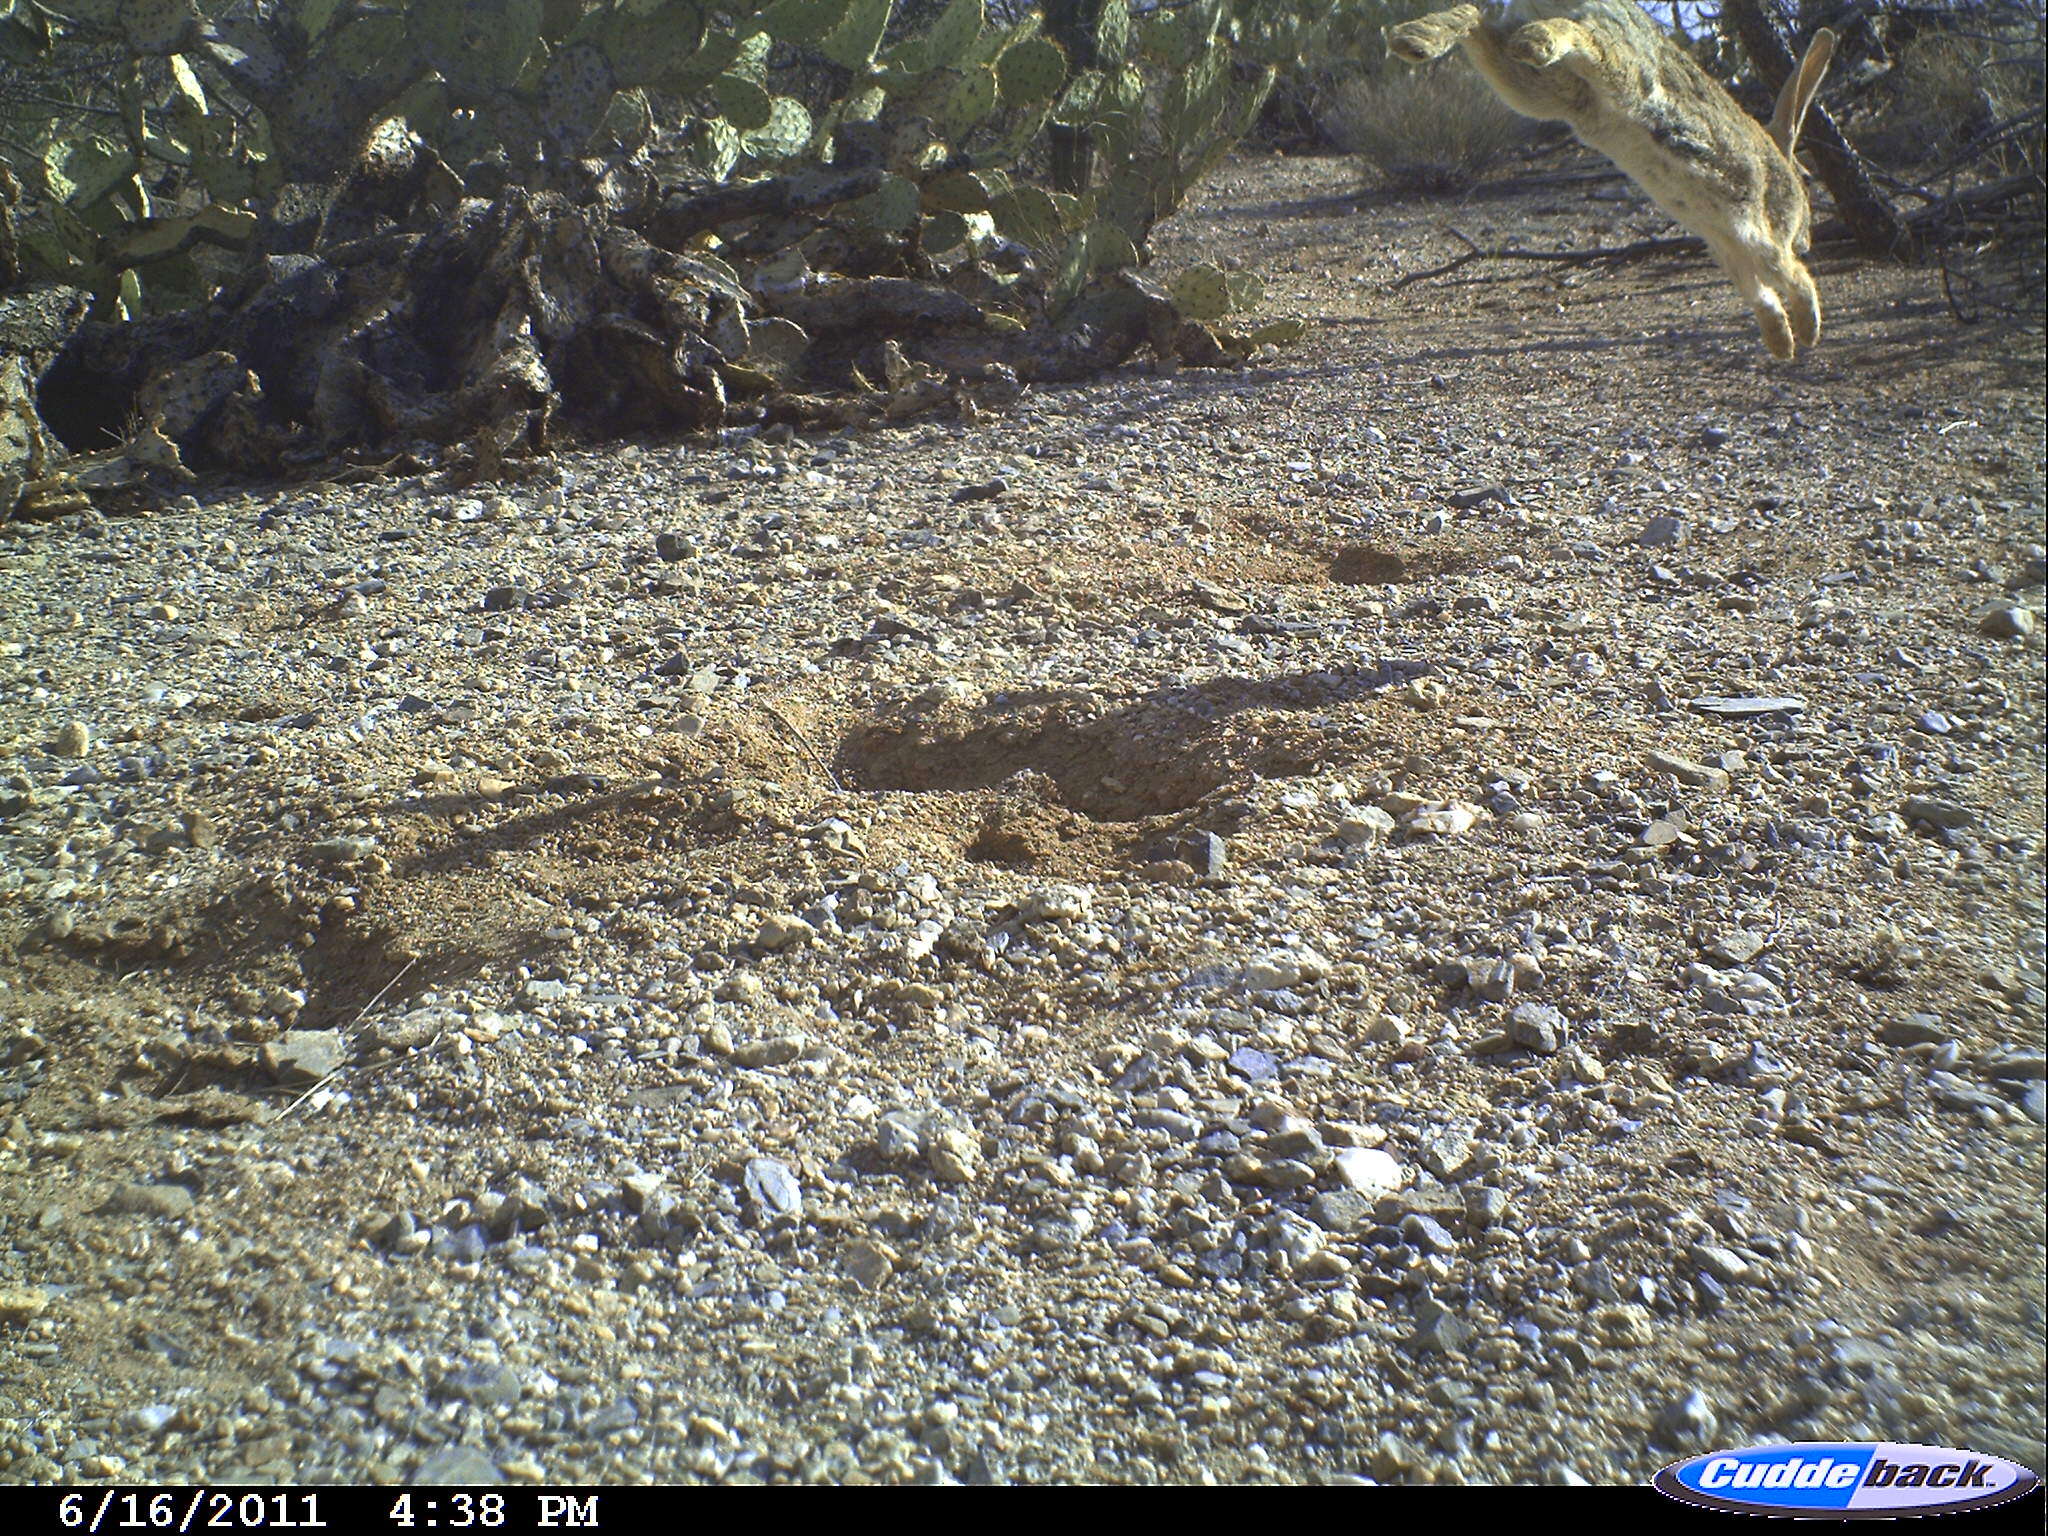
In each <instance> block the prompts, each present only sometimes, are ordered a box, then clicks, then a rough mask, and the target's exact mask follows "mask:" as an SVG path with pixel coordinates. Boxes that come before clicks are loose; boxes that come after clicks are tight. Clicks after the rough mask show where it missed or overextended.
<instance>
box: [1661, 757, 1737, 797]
mask: <svg viewBox="0 0 2048 1536" xmlns="http://www.w3.org/2000/svg"><path fill="white" fill-rule="evenodd" d="M1647 761H1648V762H1649V764H1650V766H1651V767H1652V768H1655V769H1657V770H1658V771H1659V772H1661V773H1668V774H1670V775H1671V776H1672V777H1673V778H1674V779H1676V780H1678V782H1679V783H1681V784H1690V785H1692V786H1693V787H1694V788H1695V789H1712V790H1725V789H1727V788H1728V783H1729V780H1728V774H1727V772H1726V771H1725V770H1723V769H1720V768H1712V767H1709V766H1708V765H1707V764H1705V763H1695V762H1692V761H1690V760H1688V759H1686V758H1683V757H1679V756H1676V755H1675V754H1673V753H1670V752H1651V753H1649V754H1647Z"/></svg>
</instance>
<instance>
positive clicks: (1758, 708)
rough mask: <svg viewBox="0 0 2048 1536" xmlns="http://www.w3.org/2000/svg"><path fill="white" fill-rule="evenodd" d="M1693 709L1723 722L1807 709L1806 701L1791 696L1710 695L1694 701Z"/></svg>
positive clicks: (1790, 713)
mask: <svg viewBox="0 0 2048 1536" xmlns="http://www.w3.org/2000/svg"><path fill="white" fill-rule="evenodd" d="M1692 708H1694V709H1696V710H1698V711H1699V712H1700V713H1701V714H1703V715H1714V716H1716V717H1718V718H1719V719H1722V720H1756V719H1760V718H1762V717H1763V716H1765V715H1796V714H1799V713H1800V712H1801V711H1803V710H1804V709H1805V708H1806V700H1804V699H1799V698H1792V697H1789V696H1778V695H1773V696H1769V697H1759V698H1751V697H1737V698H1724V697H1721V696H1719V695H1708V696H1707V697H1705V698H1698V699H1694V700H1693V701H1692Z"/></svg>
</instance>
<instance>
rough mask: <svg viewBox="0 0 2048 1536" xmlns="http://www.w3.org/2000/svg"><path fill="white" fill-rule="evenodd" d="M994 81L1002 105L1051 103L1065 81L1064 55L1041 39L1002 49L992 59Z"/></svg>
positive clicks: (1065, 62) (1065, 57) (1065, 58)
mask: <svg viewBox="0 0 2048 1536" xmlns="http://www.w3.org/2000/svg"><path fill="white" fill-rule="evenodd" d="M996 78H997V80H998V81H999V82H1000V83H1001V86H1002V97H1003V100H1004V101H1006V102H1010V103H1012V104H1014V105H1018V106H1028V105H1033V104H1035V103H1038V102H1042V101H1051V100H1052V99H1053V96H1054V95H1055V94H1056V93H1057V92H1058V90H1059V88H1060V87H1061V85H1063V84H1064V83H1065V82H1066V78H1067V56H1066V55H1065V54H1063V53H1061V52H1060V50H1059V45H1058V44H1057V43H1053V42H1049V41H1048V40H1046V39H1045V38H1042V37H1034V38H1032V39H1030V40H1029V41H1028V42H1024V43H1020V44H1018V45H1016V46H1014V47H1011V48H1005V49H1004V50H1003V52H1002V55H1001V57H1000V58H998V59H997V60H996Z"/></svg>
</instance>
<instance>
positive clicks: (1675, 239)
mask: <svg viewBox="0 0 2048 1536" xmlns="http://www.w3.org/2000/svg"><path fill="white" fill-rule="evenodd" d="M1445 233H1446V234H1448V235H1451V236H1454V237H1455V238H1456V239H1458V240H1461V241H1463V242H1464V244H1465V248H1466V249H1465V253H1464V254H1463V255H1462V256H1454V257H1452V258H1451V259H1450V260H1449V261H1447V262H1445V263H1444V264H1443V265H1442V266H1437V267H1430V268H1428V269H1426V270H1425V271H1421V272H1409V273H1407V274H1405V275H1403V276H1402V277H1400V278H1398V279H1397V280H1396V281H1395V282H1394V285H1393V286H1394V288H1395V290H1397V291H1398V290H1399V289H1402V288H1406V287H1407V286H1408V285H1409V284H1410V283H1420V282H1426V281H1428V280H1429V279H1430V278H1433V277H1447V276H1449V275H1450V274H1451V273H1453V272H1455V271H1457V270H1458V269H1459V268H1460V267H1466V266H1470V265H1471V264H1472V263H1473V262H1475V261H1543V262H1550V263H1552V264H1554V265H1556V266H1563V267H1590V266H1597V265H1599V264H1601V263H1607V264H1610V265H1614V266H1619V265H1621V264H1623V263H1625V262H1631V261H1642V260H1645V259H1647V258H1648V257H1651V256H1681V255H1695V254H1698V253H1700V252H1702V251H1704V250H1706V248H1707V247H1706V244H1705V242H1704V241H1701V240H1699V239H1696V238H1695V237H1693V236H1691V235H1670V236H1664V237H1661V238H1658V239H1654V240H1637V241H1635V242H1634V243H1633V244H1630V245H1602V246H1595V247H1594V248H1593V249H1591V250H1584V251H1531V250H1526V249H1524V248H1522V247H1521V246H1506V247H1503V248H1501V249H1498V250H1489V249H1487V248H1486V247H1485V246H1482V245H1480V244H1479V243H1478V242H1477V241H1475V240H1473V239H1472V238H1471V237H1470V236H1469V235H1466V234H1465V233H1464V232H1463V231H1461V230H1456V229H1446V230H1445Z"/></svg>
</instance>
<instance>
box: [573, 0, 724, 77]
mask: <svg viewBox="0 0 2048 1536" xmlns="http://www.w3.org/2000/svg"><path fill="white" fill-rule="evenodd" d="M591 15H592V16H593V17H594V18H596V21H597V25H595V26H593V27H585V28H579V29H578V31H579V33H586V34H588V35H587V38H585V39H584V40H587V41H593V42H595V43H596V44H597V45H598V46H599V47H600V48H602V49H603V50H604V56H605V58H606V60H607V61H609V62H610V64H611V66H612V72H613V73H614V74H616V75H617V76H618V77H619V80H620V83H621V84H625V85H652V86H658V87H659V88H661V89H663V90H672V91H678V92H687V91H695V90H701V89H703V87H704V86H705V85H707V84H709V83H710V81H711V80H713V79H714V78H716V77H717V76H718V75H719V74H721V73H723V72H724V71H725V70H726V69H728V68H730V67H731V65H732V63H733V60H734V59H735V58H736V57H738V54H739V40H738V39H737V38H735V37H734V36H733V35H732V34H731V33H730V32H714V33H711V34H709V35H708V36H704V37H703V38H702V40H701V44H700V40H699V34H698V32H697V30H696V28H694V27H691V26H686V25H683V24H682V22H681V20H680V19H679V18H676V17H670V16H659V15H656V16H636V15H634V14H633V13H631V12H630V11H593V12H592V13H591Z"/></svg>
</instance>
